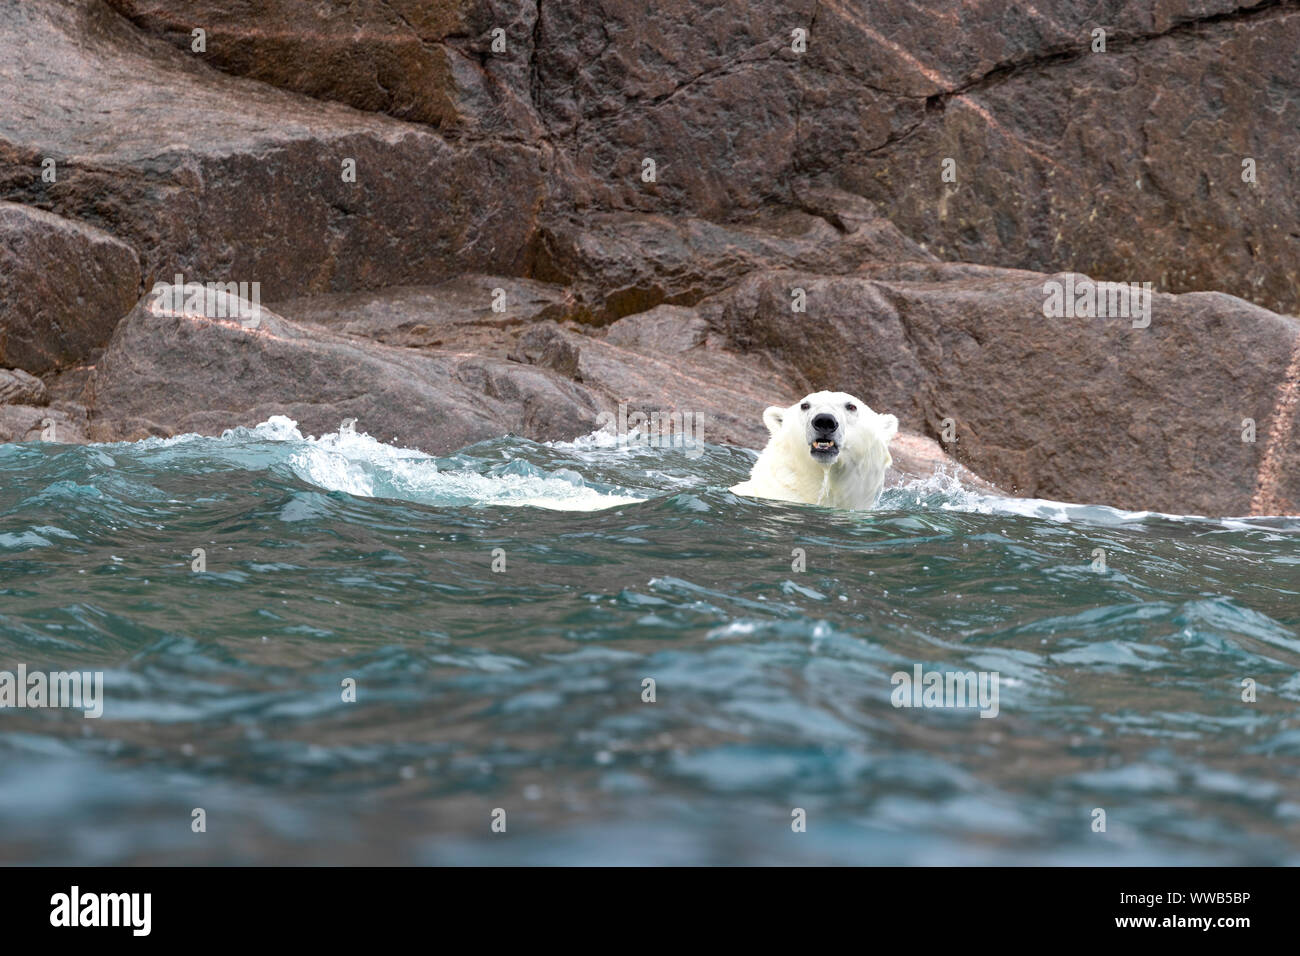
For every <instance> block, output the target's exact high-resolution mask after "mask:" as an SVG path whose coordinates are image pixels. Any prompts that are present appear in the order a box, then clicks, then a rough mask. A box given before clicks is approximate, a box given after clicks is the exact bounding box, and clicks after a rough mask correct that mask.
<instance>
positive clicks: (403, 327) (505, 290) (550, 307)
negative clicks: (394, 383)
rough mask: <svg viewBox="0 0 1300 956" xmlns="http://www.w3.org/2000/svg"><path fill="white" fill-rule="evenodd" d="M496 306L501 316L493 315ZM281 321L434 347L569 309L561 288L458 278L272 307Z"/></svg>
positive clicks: (556, 316) (499, 279)
mask: <svg viewBox="0 0 1300 956" xmlns="http://www.w3.org/2000/svg"><path fill="white" fill-rule="evenodd" d="M497 301H500V302H501V304H502V308H503V310H504V311H500V312H498V311H496V310H495V309H494V308H493V303H494V302H497ZM273 308H274V310H275V311H276V312H277V313H278V314H280V315H283V316H284V317H285V318H288V319H293V320H295V321H299V322H308V323H311V324H314V325H320V326H323V327H325V328H328V329H331V330H332V331H335V332H343V333H346V334H348V335H356V336H360V337H362V338H368V339H373V340H374V341H376V342H384V343H386V344H388V345H406V346H411V347H426V346H438V345H442V344H444V342H448V341H459V342H462V343H467V342H468V341H469V336H468V333H470V332H471V331H472V330H474V329H479V330H483V331H484V332H486V333H487V334H488V336H489V337H490V336H492V335H495V334H496V333H497V332H499V330H501V329H506V328H510V327H512V326H520V325H524V324H526V323H530V322H536V321H542V320H548V319H561V318H564V317H565V316H566V315H567V314H568V313H569V312H570V311H571V310H572V309H573V308H574V306H573V299H572V296H571V295H569V294H568V293H567V292H566V291H565V290H564V289H562V288H560V287H558V286H554V285H550V284H548V283H545V282H536V281H533V280H531V279H516V278H511V277H508V276H488V275H463V276H458V277H457V278H455V279H450V280H448V281H446V282H443V283H439V284H438V285H434V286H421V287H406V288H403V287H397V288H391V289H384V290H382V291H375V292H352V293H343V294H339V295H318V296H307V297H305V298H300V299H292V300H288V301H285V302H277V303H275V304H274V306H273Z"/></svg>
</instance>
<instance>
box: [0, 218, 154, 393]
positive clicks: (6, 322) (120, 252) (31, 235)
mask: <svg viewBox="0 0 1300 956" xmlns="http://www.w3.org/2000/svg"><path fill="white" fill-rule="evenodd" d="M139 295H140V263H139V259H138V258H137V256H136V254H135V251H134V250H133V249H132V248H131V247H130V246H128V245H125V244H124V243H122V242H119V241H118V240H116V239H114V238H113V237H112V236H110V235H107V234H106V233H103V232H101V231H100V230H98V229H94V228H92V227H90V226H87V225H85V224H84V223H80V222H74V221H71V220H68V219H64V218H62V217H60V216H55V215H53V214H51V213H48V212H43V211H42V210H40V209H33V208H31V207H30V206H20V205H16V204H14V203H8V202H0V365H6V366H13V367H16V368H19V369H23V370H25V371H27V372H32V373H35V374H37V375H41V374H44V373H46V372H49V371H51V370H52V369H55V368H57V367H59V366H62V365H68V364H74V363H79V362H84V361H86V360H87V359H88V358H89V357H90V356H91V355H92V354H93V353H94V352H95V351H96V350H98V349H102V348H103V347H104V346H105V345H106V344H108V338H109V336H110V335H112V334H113V329H114V327H115V326H116V325H117V322H118V320H119V319H121V318H122V316H124V315H126V313H127V312H129V311H130V310H131V306H132V305H134V304H135V300H136V299H137V298H139ZM0 374H3V373H0ZM5 391H6V389H5V387H4V385H3V384H2V383H0V395H3V394H4V393H5ZM13 400H14V399H7V398H2V397H0V402H3V401H13ZM37 404H39V403H37Z"/></svg>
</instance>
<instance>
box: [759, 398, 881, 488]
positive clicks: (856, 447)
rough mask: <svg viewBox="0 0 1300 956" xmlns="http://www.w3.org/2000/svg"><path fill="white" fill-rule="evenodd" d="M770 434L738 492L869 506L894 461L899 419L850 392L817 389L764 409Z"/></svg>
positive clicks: (764, 421)
mask: <svg viewBox="0 0 1300 956" xmlns="http://www.w3.org/2000/svg"><path fill="white" fill-rule="evenodd" d="M763 423H764V424H765V425H766V426H767V430H768V432H769V433H770V434H771V437H770V439H769V440H768V443H767V447H766V448H764V449H763V452H762V454H761V455H759V457H758V461H756V462H755V463H754V470H753V472H752V473H751V475H750V479H749V481H747V482H743V483H742V484H739V485H737V486H736V487H735V488H734V489H733V490H734V491H736V492H737V493H738V494H749V495H755V496H757V497H761V498H776V499H781V500H785V501H800V502H804V503H806V504H820V505H827V506H829V507H833V508H849V509H860V508H870V507H871V506H872V505H874V504H875V503H876V499H877V498H878V497H879V496H880V490H881V488H882V487H883V485H884V478H885V471H886V469H888V468H889V466H890V465H891V464H892V463H893V458H892V457H891V456H890V454H889V442H890V439H892V438H893V437H894V435H896V434H897V433H898V419H897V418H895V417H894V416H893V415H881V414H879V413H877V412H874V411H872V410H871V409H870V408H869V407H868V406H867V404H866V403H865V402H864V401H862V400H861V399H860V398H856V397H854V396H852V395H849V394H847V393H845V392H814V393H813V394H811V395H808V396H806V397H804V398H803V399H802V400H800V401H798V402H795V403H794V404H793V405H791V406H790V407H788V408H780V407H779V406H775V405H773V406H772V407H770V408H768V409H767V410H766V411H765V412H763Z"/></svg>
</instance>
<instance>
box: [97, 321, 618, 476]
mask: <svg viewBox="0 0 1300 956" xmlns="http://www.w3.org/2000/svg"><path fill="white" fill-rule="evenodd" d="M259 318H260V321H259V324H258V325H257V327H255V328H250V327H246V326H245V324H243V323H241V322H239V321H235V320H223V319H216V318H205V317H202V316H198V315H189V314H183V313H177V312H175V311H173V310H169V309H166V308H161V307H160V306H159V304H158V302H157V300H156V299H154V298H152V297H145V298H144V299H142V300H141V301H140V303H139V304H138V305H137V306H136V308H135V309H134V310H132V312H131V313H130V315H128V316H127V317H126V318H125V319H124V320H123V321H122V323H121V324H120V325H119V326H118V329H117V332H116V334H115V335H114V337H113V340H112V342H111V343H110V344H109V347H108V349H107V350H106V351H105V353H104V355H103V357H102V358H101V360H100V361H99V363H98V366H97V368H96V369H95V374H94V376H93V378H92V379H91V382H90V385H89V387H88V390H87V393H88V400H89V402H90V407H91V424H90V434H91V437H92V438H94V439H95V440H99V441H110V440H134V439H138V438H141V437H145V436H147V435H172V434H176V433H180V432H198V433H203V434H219V433H220V432H221V431H223V430H224V429H227V428H230V427H233V426H234V425H254V424H257V423H258V422H260V421H263V420H265V419H266V418H269V417H270V416H271V415H287V416H289V417H290V418H293V419H294V420H295V421H297V422H298V423H299V425H300V426H301V428H302V430H303V431H304V432H305V433H312V434H323V433H325V432H331V431H337V430H338V428H339V425H340V423H341V422H342V421H344V420H345V419H348V418H355V419H356V420H357V428H358V430H363V431H366V432H368V433H369V434H371V435H373V436H374V437H376V438H378V439H381V440H383V441H387V442H393V443H396V444H399V445H402V446H406V447H414V448H419V449H421V450H423V451H426V452H429V453H431V454H441V453H445V452H449V451H452V450H455V449H457V448H461V447H463V446H465V445H468V444H472V443H473V442H476V441H480V440H482V439H485V438H492V437H498V436H500V435H502V434H506V433H514V434H519V435H524V436H526V437H530V438H539V439H540V438H575V437H577V436H578V435H582V434H585V433H588V432H590V431H591V430H592V429H593V428H594V427H595V426H594V422H595V418H596V414H597V408H596V407H595V406H594V405H593V404H592V403H591V401H590V398H589V396H588V394H587V393H586V392H585V391H584V390H582V389H581V388H580V387H578V386H577V385H575V384H573V383H570V382H568V381H566V380H564V379H562V378H560V377H559V376H556V375H554V374H551V373H548V372H546V371H545V370H542V369H535V368H532V367H530V366H525V365H519V364H517V363H513V362H508V361H506V360H505V359H504V357H500V356H496V355H494V354H486V353H480V352H475V351H472V350H467V349H458V350H455V351H449V350H434V349H430V350H418V349H411V348H402V347H394V346H389V345H383V344H380V343H377V342H372V341H367V340H365V339H359V338H355V337H352V336H348V335H341V334H336V333H333V332H331V331H329V330H328V329H327V328H325V327H323V326H320V325H309V324H306V323H298V322H294V321H291V320H289V319H286V318H283V317H282V316H279V315H276V314H275V313H274V312H272V311H271V310H269V309H266V308H263V309H262V311H261V315H260V317H259ZM197 355H202V356H203V361H202V362H195V361H194V356H197Z"/></svg>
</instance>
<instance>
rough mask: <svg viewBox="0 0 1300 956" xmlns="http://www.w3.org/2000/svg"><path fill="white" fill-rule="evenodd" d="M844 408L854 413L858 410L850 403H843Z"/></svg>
mask: <svg viewBox="0 0 1300 956" xmlns="http://www.w3.org/2000/svg"><path fill="white" fill-rule="evenodd" d="M844 407H845V408H847V409H848V410H849V411H851V412H856V411H857V410H858V406H856V405H854V404H853V403H852V402H845V403H844Z"/></svg>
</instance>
